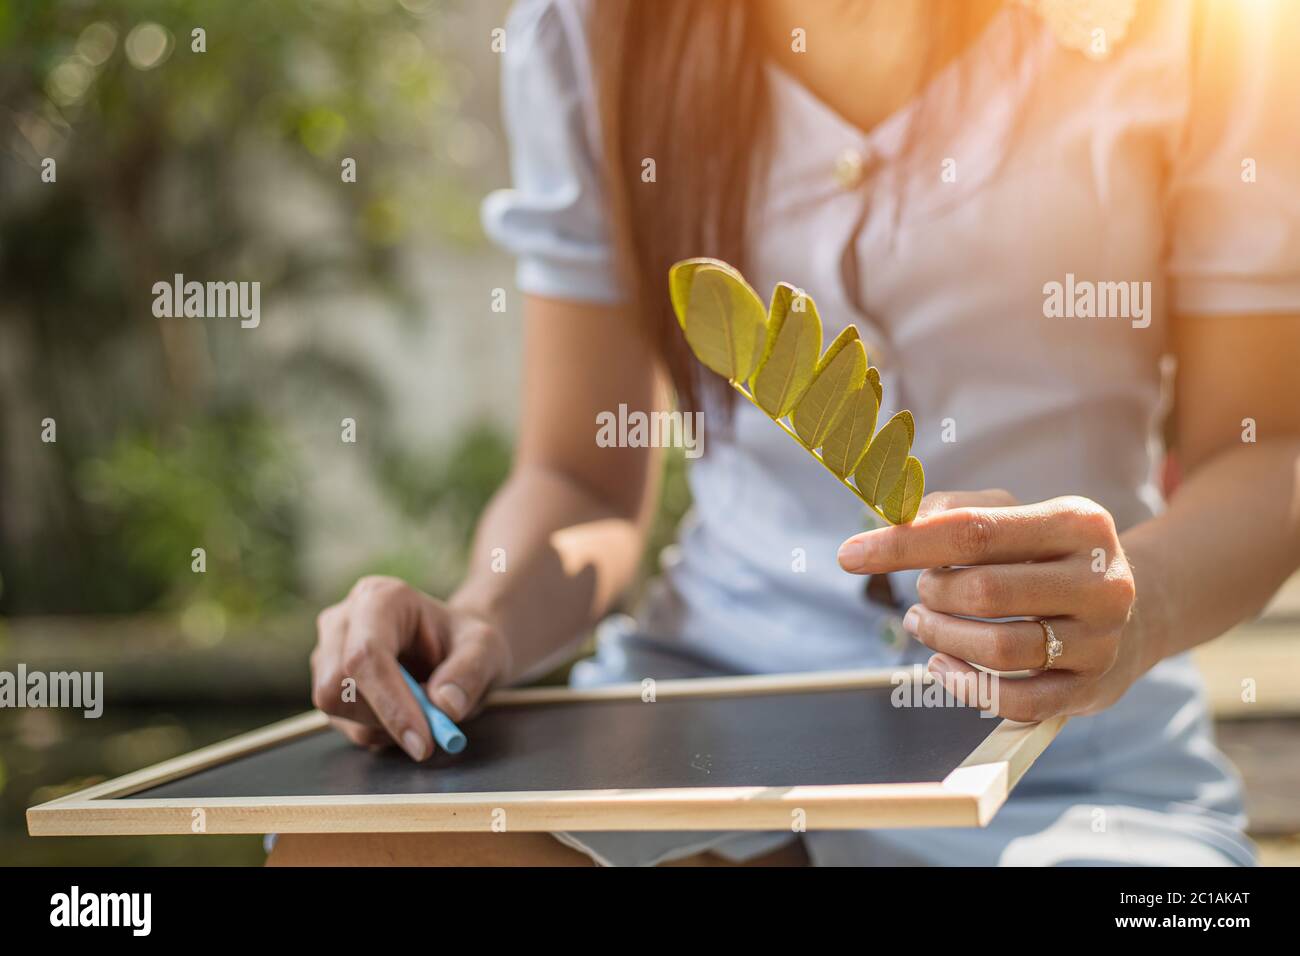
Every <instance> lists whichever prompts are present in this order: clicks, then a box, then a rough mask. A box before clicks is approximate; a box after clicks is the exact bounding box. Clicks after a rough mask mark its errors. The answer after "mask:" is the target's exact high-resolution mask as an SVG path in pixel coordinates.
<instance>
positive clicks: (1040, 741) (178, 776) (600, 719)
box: [27, 670, 1064, 836]
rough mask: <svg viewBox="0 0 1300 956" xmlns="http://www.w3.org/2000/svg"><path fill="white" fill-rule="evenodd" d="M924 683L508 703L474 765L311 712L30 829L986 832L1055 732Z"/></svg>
mask: <svg viewBox="0 0 1300 956" xmlns="http://www.w3.org/2000/svg"><path fill="white" fill-rule="evenodd" d="M924 681H925V678H924V676H923V675H921V674H919V673H918V672H914V671H911V672H902V671H900V672H891V671H878V670H877V671H829V672H820V673H813V674H777V675H761V676H751V677H723V678H701V679H696V680H666V681H659V682H658V683H657V685H656V693H655V695H654V699H653V700H651V701H646V700H643V699H642V692H643V688H642V687H641V685H636V684H629V685H619V686H617V687H606V688H598V689H591V690H569V689H567V688H541V689H529V688H525V689H522V690H507V691H501V692H498V693H495V694H493V695H492V698H491V699H490V700H489V703H488V706H487V707H486V708H485V709H484V710H483V712H482V713H481V714H479V715H478V716H476V717H475V718H473V719H472V720H469V721H466V722H463V724H462V727H463V729H464V730H465V733H466V735H467V736H468V738H469V745H468V747H467V748H466V749H465V750H464V751H463V752H461V753H460V754H456V755H454V756H453V755H450V754H447V753H443V752H439V753H437V754H436V755H435V756H434V757H432V758H431V759H429V760H427V761H425V762H424V763H420V764H416V763H414V762H412V761H411V760H410V759H408V758H407V757H406V756H405V755H404V754H403V753H401V752H400V751H398V750H396V749H390V750H388V751H384V752H381V753H372V752H371V751H369V750H364V749H361V748H357V747H354V746H352V745H351V744H350V743H349V742H348V741H347V740H346V739H345V738H344V737H342V736H341V735H340V734H337V733H335V732H334V731H333V730H332V729H331V728H330V727H329V721H328V719H327V718H326V717H325V715H324V714H322V713H320V712H319V711H312V712H309V713H306V714H303V715H301V716H299V717H295V718H291V719H289V720H286V721H282V722H281V723H279V724H273V725H271V726H269V727H264V728H262V729H260V730H255V731H252V732H250V733H248V734H244V735H243V736H241V737H236V738H234V739H233V740H229V741H225V742H223V743H220V744H214V745H212V746H211V747H205V748H203V749H201V750H197V751H195V752H193V753H190V754H185V755H183V756H181V757H176V758H174V759H172V760H169V761H165V762H164V763H161V764H158V765H156V766H154V767H149V768H146V769H144V770H140V771H137V772H135V773H132V774H127V775H126V776H124V777H119V778H118V779H116V780H110V781H107V782H106V783H101V784H96V785H95V786H92V787H88V788H86V789H85V790H82V791H79V792H77V793H74V794H70V795H68V796H65V797H60V798H58V799H55V800H51V801H49V802H48V803H44V804H41V805H40V806H37V807H32V808H30V809H29V810H28V811H27V825H28V830H29V832H31V833H32V834H33V835H36V836H40V835H62V834H133V833H259V832H269V831H280V832H339V831H351V832H417V831H418V832H426V831H436V830H492V829H498V828H501V827H505V826H507V821H508V828H509V829H511V830H518V831H530V830H531V831H548V830H549V831H554V830H649V829H664V830H687V829H697V830H717V829H751V830H775V829H788V828H790V827H791V825H792V821H794V822H795V824H796V825H800V826H806V827H807V828H808V829H835V828H864V827H921V826H982V825H984V824H986V823H987V822H988V821H989V820H990V819H991V818H992V816H993V815H994V814H995V813H996V812H997V810H998V808H999V807H1000V806H1001V805H1002V803H1003V802H1004V801H1005V800H1006V797H1007V795H1008V794H1009V793H1010V791H1011V788H1012V787H1014V786H1015V784H1016V782H1017V781H1018V780H1019V779H1020V777H1021V775H1022V774H1023V773H1024V772H1025V771H1026V770H1027V769H1028V767H1029V766H1030V765H1031V764H1032V763H1033V761H1034V760H1035V759H1036V758H1037V756H1038V755H1039V753H1041V752H1042V750H1043V748H1045V747H1046V746H1047V745H1048V744H1049V743H1050V742H1051V741H1052V739H1053V737H1054V736H1055V735H1056V733H1057V731H1059V729H1060V728H1061V726H1062V725H1063V723H1064V719H1062V718H1058V719H1055V720H1052V721H1045V722H1043V723H1041V724H1014V723H1011V722H1010V721H1002V720H996V719H990V718H986V717H983V716H981V715H980V713H979V712H978V711H976V710H973V709H970V708H964V707H956V706H935V705H934V698H933V697H930V696H929V695H926V700H925V702H926V703H927V706H919V705H918V704H919V698H918V696H917V695H916V694H914V693H910V692H909V693H905V694H902V696H903V697H904V698H905V702H906V704H907V705H906V706H898V696H899V693H900V692H901V691H903V690H908V691H920V690H921V689H923V688H924V687H925V684H924ZM918 682H920V683H918ZM896 685H901V686H897V687H896ZM929 690H937V688H934V687H930V688H929ZM939 699H940V700H942V695H939ZM949 703H951V702H949Z"/></svg>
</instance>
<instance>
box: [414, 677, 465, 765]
mask: <svg viewBox="0 0 1300 956" xmlns="http://www.w3.org/2000/svg"><path fill="white" fill-rule="evenodd" d="M397 669H398V670H399V671H401V672H402V679H403V680H405V681H406V686H407V687H409V688H411V693H412V694H414V695H415V700H416V702H417V703H418V704H419V705H420V709H421V710H423V711H424V716H425V718H426V719H427V720H428V721H429V729H430V730H432V731H433V739H434V740H436V741H438V746H439V747H441V748H442V749H443V750H445V751H447V753H449V754H458V753H460V752H461V751H462V750H464V749H465V744H467V743H468V742H469V741H467V740H466V739H465V735H464V733H462V732H461V729H460V728H459V727H457V726H456V725H455V723H453V722H452V719H451V718H450V717H448V716H447V715H446V714H444V713H443V712H442V711H441V710H439V709H438V708H437V707H435V706H433V704H432V703H431V702H430V701H429V698H428V696H427V695H426V694H425V693H424V688H423V687H421V686H420V685H419V683H418V682H417V681H416V679H415V678H414V677H412V676H411V675H410V674H409V673H407V670H406V668H405V667H403V666H402V665H401V664H398V665H397Z"/></svg>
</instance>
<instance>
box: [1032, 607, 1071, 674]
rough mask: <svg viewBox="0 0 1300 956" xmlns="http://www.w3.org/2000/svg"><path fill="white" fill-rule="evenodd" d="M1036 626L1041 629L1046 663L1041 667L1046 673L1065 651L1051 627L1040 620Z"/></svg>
mask: <svg viewBox="0 0 1300 956" xmlns="http://www.w3.org/2000/svg"><path fill="white" fill-rule="evenodd" d="M1038 624H1039V626H1040V627H1041V628H1042V629H1043V650H1044V651H1045V652H1046V653H1047V663H1046V664H1044V665H1043V670H1045V671H1047V670H1051V669H1052V665H1053V664H1055V663H1056V659H1057V658H1058V657H1060V656H1061V652H1062V651H1064V650H1065V645H1064V644H1062V643H1061V641H1060V638H1058V637H1057V636H1056V632H1055V631H1054V630H1052V625H1050V624H1048V623H1047V622H1046V621H1045V620H1042V619H1041V618H1040V619H1039V621H1038Z"/></svg>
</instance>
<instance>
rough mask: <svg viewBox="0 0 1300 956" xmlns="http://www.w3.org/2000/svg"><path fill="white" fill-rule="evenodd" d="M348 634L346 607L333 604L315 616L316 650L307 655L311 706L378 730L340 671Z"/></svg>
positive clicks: (353, 686) (367, 708)
mask: <svg viewBox="0 0 1300 956" xmlns="http://www.w3.org/2000/svg"><path fill="white" fill-rule="evenodd" d="M347 631H348V615H347V607H346V605H344V604H335V605H332V606H330V607H327V608H325V610H323V611H321V612H320V614H319V615H317V617H316V647H315V649H314V650H313V651H312V653H311V673H312V691H311V700H312V703H313V704H314V705H315V706H316V707H317V708H318V709H320V710H322V711H324V712H325V713H327V714H330V715H331V716H334V717H341V718H344V719H346V720H349V721H352V722H354V723H358V724H364V725H365V726H367V727H374V728H379V727H380V723H379V718H378V717H376V716H375V713H374V711H373V710H371V709H370V705H369V704H367V703H366V700H365V698H364V697H362V696H361V695H360V693H358V691H357V687H356V682H355V679H352V680H351V681H350V680H349V678H348V676H347V675H346V674H345V673H344V668H343V646H344V641H345V639H346V637H347Z"/></svg>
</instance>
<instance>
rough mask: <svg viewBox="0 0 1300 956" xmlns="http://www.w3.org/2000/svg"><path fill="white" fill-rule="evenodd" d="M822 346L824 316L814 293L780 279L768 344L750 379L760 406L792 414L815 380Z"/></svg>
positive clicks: (780, 414) (775, 413) (779, 413)
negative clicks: (813, 295) (800, 289)
mask: <svg viewBox="0 0 1300 956" xmlns="http://www.w3.org/2000/svg"><path fill="white" fill-rule="evenodd" d="M796 297H797V298H796ZM821 350H822V320H821V318H820V317H819V316H818V315H817V306H816V305H815V304H814V303H813V300H812V297H811V296H809V295H804V294H801V293H800V292H799V290H798V289H796V288H795V287H794V286H792V285H790V284H789V283H788V282H781V283H779V284H778V285H777V287H776V289H774V290H773V292H772V306H771V308H770V309H769V310H768V317H767V344H766V347H765V348H764V349H763V356H762V358H760V359H759V361H758V368H757V369H756V370H755V371H754V374H753V376H752V377H751V378H750V380H749V390H750V392H751V393H753V396H754V401H755V403H756V404H757V405H758V407H759V408H761V409H762V410H763V411H765V412H767V413H768V415H770V416H772V417H773V418H785V416H786V415H789V414H790V410H791V409H792V408H794V407H795V405H796V404H798V402H799V399H800V398H802V397H803V394H804V392H805V391H807V390H808V386H809V385H811V384H812V380H813V374H814V373H815V372H816V371H817V356H818V355H820V354H821Z"/></svg>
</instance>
